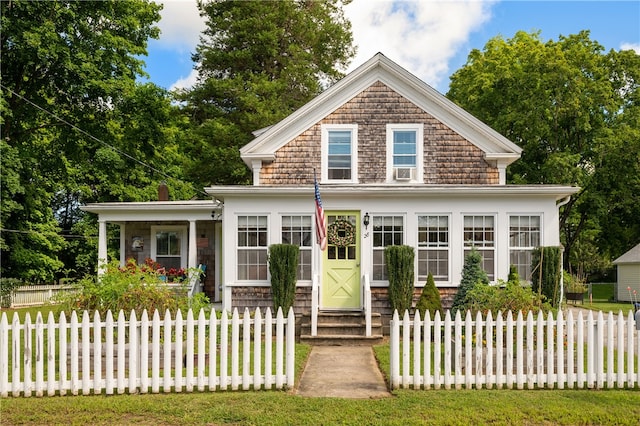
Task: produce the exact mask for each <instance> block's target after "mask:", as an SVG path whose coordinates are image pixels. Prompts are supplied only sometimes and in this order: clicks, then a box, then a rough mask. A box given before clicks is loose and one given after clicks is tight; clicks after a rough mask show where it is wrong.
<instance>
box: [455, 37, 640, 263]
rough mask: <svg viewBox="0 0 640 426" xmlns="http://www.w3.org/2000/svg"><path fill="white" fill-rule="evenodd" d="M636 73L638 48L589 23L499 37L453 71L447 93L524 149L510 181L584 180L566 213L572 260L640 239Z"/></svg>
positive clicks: (613, 251) (606, 255)
mask: <svg viewBox="0 0 640 426" xmlns="http://www.w3.org/2000/svg"><path fill="white" fill-rule="evenodd" d="M639 83H640V56H639V55H637V54H636V53H635V52H633V51H615V50H611V51H609V52H605V50H604V48H603V47H602V46H601V45H600V44H599V43H598V42H596V41H594V40H591V39H590V36H589V32H587V31H583V32H580V33H579V34H575V35H570V36H566V37H564V36H560V37H559V39H558V40H557V41H553V40H549V41H547V42H543V41H542V40H541V39H540V35H539V33H526V32H518V33H516V34H515V36H514V37H513V38H511V39H508V40H505V39H503V38H502V37H495V38H493V39H491V40H490V41H489V42H487V44H486V45H485V47H484V50H482V51H480V50H473V51H472V52H471V53H470V55H469V57H468V60H467V63H466V64H465V65H464V66H463V67H462V68H461V69H459V70H458V71H456V72H455V73H454V74H453V75H452V77H451V85H450V90H449V92H448V94H447V96H448V97H449V98H450V99H452V100H453V101H454V102H456V103H457V104H459V105H461V106H462V107H463V108H465V109H466V110H468V111H469V112H471V113H472V114H474V115H476V116H477V117H478V118H480V119H481V120H483V121H484V122H486V123H487V124H489V125H490V126H492V127H493V128H494V129H496V130H497V131H499V132H501V133H502V134H504V135H505V136H506V137H508V138H509V139H511V140H512V141H514V142H516V143H517V144H518V145H520V147H522V148H523V149H524V152H523V155H522V158H521V159H520V160H519V161H517V162H516V163H514V164H512V165H511V166H510V167H509V170H508V180H509V182H510V183H516V184H519V183H532V184H538V183H544V184H568V185H577V186H580V187H581V190H580V192H579V193H578V194H576V195H574V196H573V197H572V199H571V201H570V202H569V203H568V204H567V205H566V206H565V207H563V208H562V212H561V218H560V226H561V229H562V239H563V244H564V245H565V261H566V262H569V261H571V266H573V267H580V265H581V264H582V265H583V266H584V264H585V260H589V261H590V262H593V260H594V258H593V255H594V254H597V255H598V256H599V257H600V258H602V259H605V260H606V259H610V258H611V257H615V256H618V255H620V254H622V253H624V252H625V251H626V250H628V249H629V248H630V247H631V246H633V245H634V244H637V242H638V241H640V225H639V224H638V219H637V218H638V217H640V182H639V179H638V171H639V170H638V169H639V167H640V161H639V158H640V137H639V136H640V135H639V130H638V129H639V127H638V107H639V105H638V87H639ZM565 265H566V266H569V264H568V263H565ZM583 272H589V271H583Z"/></svg>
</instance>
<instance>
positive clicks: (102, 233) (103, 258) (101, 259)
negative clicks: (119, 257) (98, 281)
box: [98, 218, 109, 276]
mask: <svg viewBox="0 0 640 426" xmlns="http://www.w3.org/2000/svg"><path fill="white" fill-rule="evenodd" d="M108 262H109V259H107V222H106V221H105V220H104V219H100V218H98V276H100V275H103V274H104V273H105V272H106V271H107V263H108Z"/></svg>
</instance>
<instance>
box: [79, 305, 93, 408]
mask: <svg viewBox="0 0 640 426" xmlns="http://www.w3.org/2000/svg"><path fill="white" fill-rule="evenodd" d="M90 321H91V320H90V319H89V312H88V311H84V312H83V313H82V323H81V325H80V327H81V330H80V334H81V336H82V341H81V342H80V343H81V345H82V364H81V365H82V394H83V395H89V392H90V391H91V382H90V380H91V374H90V372H91V328H90V325H89V323H90Z"/></svg>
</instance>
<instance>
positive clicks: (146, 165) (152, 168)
mask: <svg viewBox="0 0 640 426" xmlns="http://www.w3.org/2000/svg"><path fill="white" fill-rule="evenodd" d="M0 87H2V88H3V89H5V90H7V91H9V92H11V93H12V94H14V95H15V96H17V97H18V98H20V99H22V100H23V101H25V102H27V103H28V104H30V105H32V106H34V107H35V108H37V109H39V110H40V111H42V112H44V113H45V114H49V115H50V116H51V117H53V118H55V119H56V120H58V121H60V122H61V123H63V124H66V125H67V126H69V127H71V128H72V129H74V130H76V131H78V132H80V133H82V134H83V135H85V136H87V137H89V138H90V139H93V140H94V141H96V142H98V143H100V144H102V145H104V146H107V147H109V148H111V149H112V150H114V151H115V152H117V153H118V154H120V155H122V156H124V157H126V158H128V159H130V160H131V161H134V162H136V163H138V164H140V165H141V166H143V167H147V168H148V169H149V170H152V171H154V172H156V173H158V174H159V175H161V176H162V177H164V178H167V179H174V180H177V181H179V182H184V183H186V184H188V185H190V186H191V187H192V188H193V189H195V190H196V192H198V193H199V194H204V195H206V196H207V197H209V194H207V193H206V192H204V191H202V190H201V189H197V188H195V187H194V186H193V184H192V183H191V182H186V181H184V180H182V179H179V178H175V177H173V176H171V175H168V174H167V173H165V172H163V171H161V170H159V169H156V168H155V167H153V166H151V165H150V164H147V163H145V162H144V161H141V160H138V159H137V158H135V157H133V156H132V155H130V154H128V153H126V152H124V151H122V150H120V149H118V148H116V147H115V146H113V145H111V144H109V143H107V142H105V141H103V140H101V139H99V138H97V137H95V136H93V135H92V134H90V133H89V132H87V131H85V130H83V129H81V128H79V127H78V126H76V125H74V124H72V123H70V122H68V121H67V120H65V119H64V118H62V117H60V116H59V115H57V114H55V113H53V112H51V111H49V110H47V109H46V108H43V107H41V106H40V105H38V104H36V103H34V102H32V101H31V100H29V99H28V98H26V97H24V96H22V95H21V94H19V93H17V92H16V91H14V90H13V89H11V88H9V87H7V86H5V85H4V84H2V83H0Z"/></svg>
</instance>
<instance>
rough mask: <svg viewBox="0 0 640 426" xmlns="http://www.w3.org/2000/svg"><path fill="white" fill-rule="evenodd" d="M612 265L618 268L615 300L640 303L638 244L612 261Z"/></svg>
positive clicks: (639, 250) (639, 253)
mask: <svg viewBox="0 0 640 426" xmlns="http://www.w3.org/2000/svg"><path fill="white" fill-rule="evenodd" d="M613 264H614V265H616V266H617V268H618V282H617V284H616V289H617V290H616V300H617V301H618V302H640V244H638V245H637V246H635V247H633V248H632V249H631V250H629V251H628V252H626V253H625V254H623V255H622V256H620V257H619V258H617V259H616V260H614V261H613ZM634 292H635V293H634Z"/></svg>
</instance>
